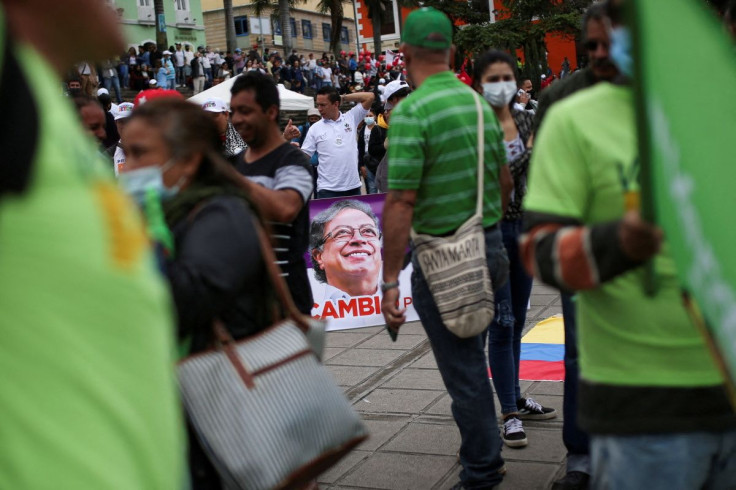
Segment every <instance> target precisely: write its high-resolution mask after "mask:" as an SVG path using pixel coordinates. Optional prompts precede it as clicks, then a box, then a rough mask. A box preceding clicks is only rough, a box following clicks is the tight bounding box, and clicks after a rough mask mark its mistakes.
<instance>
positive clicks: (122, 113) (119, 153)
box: [105, 102, 134, 176]
mask: <svg viewBox="0 0 736 490" xmlns="http://www.w3.org/2000/svg"><path fill="white" fill-rule="evenodd" d="M133 107H134V106H133V104H131V103H130V102H123V103H122V104H120V105H118V106H117V107H116V108H115V110H114V111H110V112H111V113H112V115H113V117H114V118H115V125H116V126H117V129H118V133H119V134H121V135H122V134H123V127H124V126H125V123H126V122H127V118H128V117H130V115H131V114H132V113H133ZM122 143H123V140H122V139H120V140H119V141H118V142H117V143H115V144H114V145H112V146H111V147H109V148H108V149H106V150H105V154H106V155H107V157H108V158H110V159H111V160H112V163H113V168H114V169H115V175H116V176H117V175H118V174H120V171H121V170H123V169H124V168H125V151H123V145H122Z"/></svg>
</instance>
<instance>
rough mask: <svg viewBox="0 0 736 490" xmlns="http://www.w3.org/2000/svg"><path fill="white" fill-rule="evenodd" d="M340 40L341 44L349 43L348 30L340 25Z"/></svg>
mask: <svg viewBox="0 0 736 490" xmlns="http://www.w3.org/2000/svg"><path fill="white" fill-rule="evenodd" d="M340 42H341V43H343V44H350V32H349V31H348V28H347V27H345V26H342V28H341V29H340Z"/></svg>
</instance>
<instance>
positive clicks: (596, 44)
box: [533, 3, 618, 490]
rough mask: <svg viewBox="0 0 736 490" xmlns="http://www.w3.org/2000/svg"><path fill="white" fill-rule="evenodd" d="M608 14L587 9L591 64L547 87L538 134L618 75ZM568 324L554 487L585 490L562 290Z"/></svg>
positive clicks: (573, 352) (584, 447) (572, 342)
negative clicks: (554, 109)
mask: <svg viewBox="0 0 736 490" xmlns="http://www.w3.org/2000/svg"><path fill="white" fill-rule="evenodd" d="M607 26H608V17H607V16H606V8H605V5H604V4H603V3H594V4H592V5H591V6H590V7H588V9H587V10H586V11H585V15H583V21H582V27H583V29H582V33H583V46H584V47H585V51H586V53H587V55H588V63H589V64H588V66H587V67H586V68H584V69H583V70H580V71H577V72H575V73H573V74H572V75H570V76H568V77H565V79H564V80H561V81H559V82H557V83H554V84H552V85H550V86H549V87H547V88H546V89H544V90H543V91H542V93H541V96H540V97H539V106H538V107H537V113H536V114H535V116H534V126H533V130H534V133H537V132H538V130H539V127H540V125H541V124H542V121H543V120H544V117H545V115H546V114H547V110H548V109H549V107H550V106H551V105H552V104H555V103H557V102H559V101H560V100H562V99H565V98H566V97H568V96H570V95H572V94H574V93H576V92H579V91H580V90H584V89H586V88H589V87H592V86H593V85H595V84H596V83H599V82H604V81H611V80H613V79H614V78H616V76H618V68H616V65H614V64H613V62H612V61H611V58H610V53H609V47H610V40H609V38H608V29H607ZM560 299H561V303H562V316H563V320H564V325H565V360H564V362H565V389H564V401H563V406H562V412H563V421H562V442H563V443H564V444H565V448H566V449H567V458H566V466H567V472H566V474H565V476H564V477H563V478H561V479H559V480H557V481H556V482H555V483H554V484H553V485H552V490H584V489H585V488H587V485H588V482H589V480H590V441H589V438H588V434H587V433H586V432H585V431H583V430H582V429H580V426H579V425H578V396H577V393H578V380H579V378H580V374H579V372H580V368H579V366H578V348H577V344H578V342H577V327H576V322H575V301H574V296H573V295H571V294H568V293H565V292H561V293H560Z"/></svg>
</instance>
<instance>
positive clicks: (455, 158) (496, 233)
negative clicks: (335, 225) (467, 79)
mask: <svg viewBox="0 0 736 490" xmlns="http://www.w3.org/2000/svg"><path fill="white" fill-rule="evenodd" d="M401 50H402V52H403V53H404V59H405V61H406V69H407V72H408V75H409V80H410V82H411V83H412V84H413V85H415V86H416V87H418V88H417V90H416V91H415V92H413V93H412V94H411V95H410V96H409V97H407V98H406V99H405V100H403V101H402V102H401V104H400V105H399V106H397V107H396V108H395V109H394V112H393V113H392V114H391V127H390V129H389V135H388V138H389V140H390V141H391V144H390V145H389V147H388V161H389V162H391V165H390V166H389V179H388V187H389V193H388V195H387V196H386V202H385V205H384V210H383V216H384V225H383V231H384V237H385V238H384V269H383V281H384V282H383V283H382V285H381V289H382V290H383V293H384V296H383V302H382V309H383V313H384V317H385V318H386V323H387V325H388V327H389V328H391V329H393V330H394V331H396V330H398V329H399V327H401V325H402V324H403V323H404V321H405V320H406V318H405V315H404V310H401V309H399V308H398V306H397V305H398V299H399V290H398V277H399V272H400V271H401V266H402V262H403V257H404V251H405V250H406V245H407V243H408V241H409V229H410V227H413V228H414V230H415V231H416V232H417V233H425V234H430V235H447V234H449V233H452V232H453V231H455V230H456V229H458V228H459V227H460V226H461V225H462V224H463V223H464V222H465V221H467V220H468V218H470V217H471V216H472V215H473V214H474V213H475V207H476V197H477V192H478V191H477V189H478V180H477V179H478V175H477V174H478V154H477V151H478V145H477V141H478V122H477V121H478V112H477V108H476V103H475V100H476V99H475V96H474V94H473V92H472V91H471V89H470V88H469V87H467V86H466V85H464V84H463V83H462V82H460V81H459V80H458V79H457V78H456V77H455V75H454V74H453V73H452V72H451V71H450V69H449V61H450V59H451V58H452V55H453V54H454V48H453V47H452V25H451V24H450V21H449V19H448V18H447V17H446V16H445V15H444V14H442V13H441V12H439V11H437V10H435V9H432V8H422V9H419V10H416V11H414V12H412V13H411V14H410V15H409V16H408V17H407V19H406V23H405V25H404V30H403V33H402V46H401ZM481 108H482V111H483V120H484V121H485V123H484V127H483V134H484V141H485V149H484V152H485V154H484V163H485V174H484V177H483V179H484V180H483V182H484V187H485V192H484V197H483V226H484V228H485V230H486V232H485V239H486V259H487V264H488V268H489V272H490V274H491V279H492V282H493V286H494V287H495V288H498V287H499V286H502V285H503V284H504V283H505V282H506V279H507V277H508V258H507V257H506V251H505V249H504V248H503V244H502V240H501V232H500V230H499V228H498V226H496V224H497V222H498V221H499V220H500V219H501V216H502V215H503V208H504V205H505V203H506V202H507V200H508V196H509V194H510V192H511V187H512V181H511V175H510V173H509V170H508V167H507V165H506V161H505V153H504V147H503V133H502V131H501V128H500V127H499V124H498V121H497V119H496V117H495V116H494V114H493V112H492V111H491V110H490V108H489V107H488V105H487V104H486V103H482V104H481ZM502 197H503V199H502ZM412 263H413V268H414V270H413V274H412V294H413V297H414V306H415V308H416V310H417V312H418V313H419V318H420V319H421V321H422V325H423V326H424V329H425V330H426V332H427V336H428V337H429V339H430V342H431V343H432V350H433V351H434V355H435V358H436V360H437V366H438V367H439V370H440V374H441V375H442V378H443V380H444V383H445V386H446V387H447V391H448V392H449V394H450V397H451V398H452V413H453V416H454V418H455V422H456V423H457V425H458V428H459V430H460V434H461V436H462V441H463V442H462V446H461V447H460V462H461V464H462V465H463V471H462V472H461V473H460V480H461V481H460V482H459V483H458V484H457V485H456V486H455V487H454V488H492V487H493V486H495V485H497V484H498V483H500V482H501V480H502V478H503V473H504V471H505V469H504V464H503V459H502V458H501V454H500V451H501V439H500V437H499V432H498V426H497V422H496V416H495V409H494V408H493V403H494V402H493V393H492V391H491V387H490V383H489V381H488V372H487V368H486V358H485V353H484V350H483V346H484V342H483V336H482V334H479V335H477V336H475V337H471V338H466V339H460V338H459V337H457V336H455V335H454V334H453V333H451V332H450V331H449V330H447V328H446V327H445V325H444V323H443V322H442V319H441V317H440V315H439V312H438V311H437V306H436V305H435V303H434V300H433V299H432V295H431V293H430V292H429V288H428V286H427V282H426V280H425V278H424V276H423V274H422V271H421V268H420V267H419V263H418V262H417V261H416V256H414V257H413V258H412Z"/></svg>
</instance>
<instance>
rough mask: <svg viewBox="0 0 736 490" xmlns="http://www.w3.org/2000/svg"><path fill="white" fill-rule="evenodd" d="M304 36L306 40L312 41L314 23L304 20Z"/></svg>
mask: <svg viewBox="0 0 736 490" xmlns="http://www.w3.org/2000/svg"><path fill="white" fill-rule="evenodd" d="M302 36H303V37H304V39H312V21H311V20H302Z"/></svg>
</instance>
